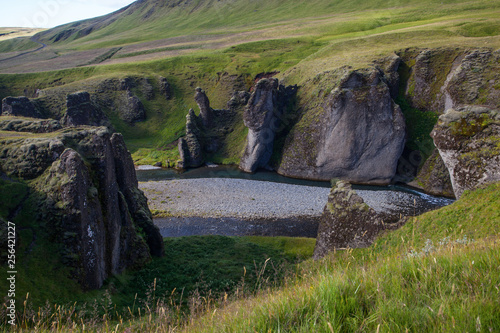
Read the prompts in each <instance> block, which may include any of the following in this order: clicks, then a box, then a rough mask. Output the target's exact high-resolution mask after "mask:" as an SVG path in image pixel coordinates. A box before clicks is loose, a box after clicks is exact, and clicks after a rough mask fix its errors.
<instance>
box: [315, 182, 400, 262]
mask: <svg viewBox="0 0 500 333" xmlns="http://www.w3.org/2000/svg"><path fill="white" fill-rule="evenodd" d="M395 221H397V218H396V219H395ZM395 221H394V218H393V220H392V221H388V220H387V216H386V215H383V214H380V213H377V212H376V211H375V210H374V209H373V208H371V207H369V206H368V205H367V204H366V203H365V202H364V201H363V199H362V198H361V197H360V196H359V195H358V194H357V193H356V191H354V190H353V189H352V187H351V185H350V184H349V183H346V182H343V181H338V182H337V184H336V185H335V186H334V187H333V188H332V190H331V192H330V195H329V196H328V202H327V204H326V206H325V209H324V211H323V215H322V216H321V220H320V223H319V228H318V236H317V241H316V247H315V249H314V255H313V256H314V258H316V259H317V258H321V257H323V256H325V255H326V254H327V253H328V252H330V251H333V250H334V249H339V248H341V249H342V248H359V247H367V246H369V245H370V244H371V243H372V242H373V240H374V239H375V237H376V236H377V235H378V234H379V233H380V232H381V231H383V230H386V229H395V228H397V227H399V226H400V224H399V223H388V222H395Z"/></svg>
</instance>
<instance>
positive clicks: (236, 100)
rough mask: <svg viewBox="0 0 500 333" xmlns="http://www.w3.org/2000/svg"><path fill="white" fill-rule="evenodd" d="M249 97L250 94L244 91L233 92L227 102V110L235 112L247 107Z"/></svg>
mask: <svg viewBox="0 0 500 333" xmlns="http://www.w3.org/2000/svg"><path fill="white" fill-rule="evenodd" d="M250 96H251V95H250V93H248V92H246V91H235V92H234V93H233V95H232V96H231V99H230V100H229V102H227V108H228V109H229V110H236V109H238V108H239V107H242V106H245V105H247V104H248V100H249V99H250Z"/></svg>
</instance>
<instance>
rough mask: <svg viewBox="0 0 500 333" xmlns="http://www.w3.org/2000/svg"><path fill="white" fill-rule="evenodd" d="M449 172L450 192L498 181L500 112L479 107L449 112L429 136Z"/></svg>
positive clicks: (499, 165) (499, 173) (458, 196)
mask: <svg viewBox="0 0 500 333" xmlns="http://www.w3.org/2000/svg"><path fill="white" fill-rule="evenodd" d="M431 136H432V138H433V139H434V143H435V145H436V147H437V148H438V150H439V154H440V155H441V157H442V159H443V161H444V164H445V165H446V167H447V169H448V170H449V173H450V177H451V184H452V186H453V191H454V193H455V196H456V197H457V198H460V196H461V195H462V193H463V192H464V191H465V190H472V189H475V188H477V187H480V186H482V185H486V184H489V183H492V182H496V181H500V112H499V110H497V109H491V108H487V107H480V106H464V107H461V108H457V109H456V110H455V109H449V110H448V111H447V112H446V113H445V114H443V115H441V116H440V117H439V121H438V124H437V125H436V126H435V127H434V130H433V131H432V133H431Z"/></svg>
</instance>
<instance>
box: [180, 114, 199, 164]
mask: <svg viewBox="0 0 500 333" xmlns="http://www.w3.org/2000/svg"><path fill="white" fill-rule="evenodd" d="M199 127H200V126H199V124H198V117H197V116H196V115H195V114H194V110H193V109H190V110H189V112H188V114H187V116H186V136H184V137H183V138H180V139H179V143H178V149H179V155H180V160H179V162H178V163H177V167H178V168H180V169H187V168H197V167H199V166H201V165H202V164H203V163H204V159H203V151H202V146H201V144H200V141H199V137H200V135H201V130H200V128H199Z"/></svg>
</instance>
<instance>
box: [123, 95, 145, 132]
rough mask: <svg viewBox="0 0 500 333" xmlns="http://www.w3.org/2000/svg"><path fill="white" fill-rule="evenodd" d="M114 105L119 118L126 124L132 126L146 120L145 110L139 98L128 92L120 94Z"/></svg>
mask: <svg viewBox="0 0 500 333" xmlns="http://www.w3.org/2000/svg"><path fill="white" fill-rule="evenodd" d="M116 104H117V111H118V114H119V115H120V118H121V119H123V120H124V121H126V122H127V123H129V124H133V123H136V122H138V121H143V120H145V119H146V110H145V109H144V105H143V104H142V102H141V100H140V99H139V97H137V96H135V95H134V94H132V92H131V91H130V90H127V91H126V92H125V93H124V94H121V95H120V98H119V99H118V100H117V101H116Z"/></svg>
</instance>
